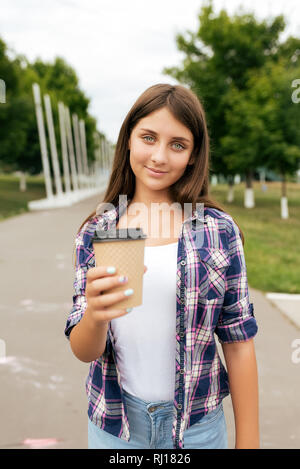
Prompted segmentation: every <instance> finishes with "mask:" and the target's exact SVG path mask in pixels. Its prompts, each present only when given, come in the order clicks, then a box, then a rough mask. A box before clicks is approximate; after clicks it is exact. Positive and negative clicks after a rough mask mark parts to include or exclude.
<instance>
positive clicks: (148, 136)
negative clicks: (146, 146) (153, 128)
mask: <svg viewBox="0 0 300 469" xmlns="http://www.w3.org/2000/svg"><path fill="white" fill-rule="evenodd" d="M143 138H154V137H151V135H146V136H145V137H143ZM148 141H149V140H148Z"/></svg>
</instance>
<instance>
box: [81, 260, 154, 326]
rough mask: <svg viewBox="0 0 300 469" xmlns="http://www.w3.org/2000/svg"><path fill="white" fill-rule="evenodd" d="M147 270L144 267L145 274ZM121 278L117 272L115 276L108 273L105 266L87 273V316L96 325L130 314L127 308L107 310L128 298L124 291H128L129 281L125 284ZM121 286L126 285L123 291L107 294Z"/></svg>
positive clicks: (93, 268)
mask: <svg viewBox="0 0 300 469" xmlns="http://www.w3.org/2000/svg"><path fill="white" fill-rule="evenodd" d="M146 270H147V267H146V266H144V273H145V272H146ZM119 277H120V276H119V275H118V274H117V272H115V273H114V274H109V273H107V271H106V267H105V266H97V267H92V268H91V269H89V270H88V271H87V275H86V288H85V296H86V299H87V308H86V311H85V314H87V315H88V316H89V318H90V319H92V321H93V323H94V324H95V325H101V324H104V323H108V322H109V321H111V319H115V318H118V317H121V316H124V315H125V314H128V312H127V311H126V308H125V309H116V310H111V311H107V310H106V307H107V306H111V305H113V304H115V303H118V302H119V301H121V300H123V299H124V298H127V297H126V296H125V295H124V291H125V290H126V283H127V282H128V279H127V280H126V281H125V282H120V280H119ZM120 285H125V287H124V290H123V291H119V292H115V293H105V291H106V290H110V289H111V288H113V287H115V286H120Z"/></svg>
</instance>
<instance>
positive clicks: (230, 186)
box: [227, 176, 234, 203]
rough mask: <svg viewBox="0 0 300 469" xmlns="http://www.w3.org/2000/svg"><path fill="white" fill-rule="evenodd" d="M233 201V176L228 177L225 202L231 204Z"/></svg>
mask: <svg viewBox="0 0 300 469" xmlns="http://www.w3.org/2000/svg"><path fill="white" fill-rule="evenodd" d="M233 200H234V179H233V176H229V177H228V194H227V202H228V203H232V202H233Z"/></svg>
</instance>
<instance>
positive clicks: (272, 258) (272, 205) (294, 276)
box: [211, 182, 300, 293]
mask: <svg viewBox="0 0 300 469" xmlns="http://www.w3.org/2000/svg"><path fill="white" fill-rule="evenodd" d="M227 191H228V189H227V186H226V185H218V186H214V187H212V189H211V195H212V197H214V198H215V200H217V201H219V202H220V203H221V204H222V205H223V207H224V208H225V209H226V210H227V211H228V213H230V215H231V216H232V217H233V218H234V219H235V221H236V222H237V223H238V224H239V226H240V228H241V230H242V231H243V233H244V237H245V245H244V251H245V259H246V265H247V273H248V282H249V285H250V286H251V287H253V288H257V289H258V290H261V291H272V292H284V293H300V249H299V248H300V242H299V238H300V184H296V183H288V184H287V195H288V205H289V218H288V219H287V220H282V219H281V212H280V197H281V184H280V183H278V182H272V183H270V182H269V183H267V191H266V192H263V191H262V190H261V184H260V183H259V182H255V183H254V193H255V207H254V208H252V209H246V208H244V206H243V203H244V185H243V184H240V185H238V186H235V197H234V201H233V202H232V203H228V202H227V201H226V197H227Z"/></svg>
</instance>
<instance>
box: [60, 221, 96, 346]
mask: <svg viewBox="0 0 300 469" xmlns="http://www.w3.org/2000/svg"><path fill="white" fill-rule="evenodd" d="M88 225H89V221H88V222H86V223H85V225H84V226H83V227H82V228H81V230H80V231H79V233H78V234H77V236H76V239H75V253H76V266H75V280H74V283H73V288H74V295H73V307H72V309H71V311H70V313H69V315H68V318H67V323H66V327H65V331H64V333H65V336H66V337H67V339H70V332H71V330H72V328H73V327H74V326H75V325H76V324H77V323H78V322H79V321H80V320H81V318H82V316H83V314H84V311H85V310H86V307H87V301H86V297H85V287H86V273H87V270H88V268H89V266H88V261H89V260H90V259H91V257H92V256H93V251H92V249H91V248H90V246H89V245H90V243H89V240H90V239H91V236H90V234H89V233H88Z"/></svg>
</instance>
